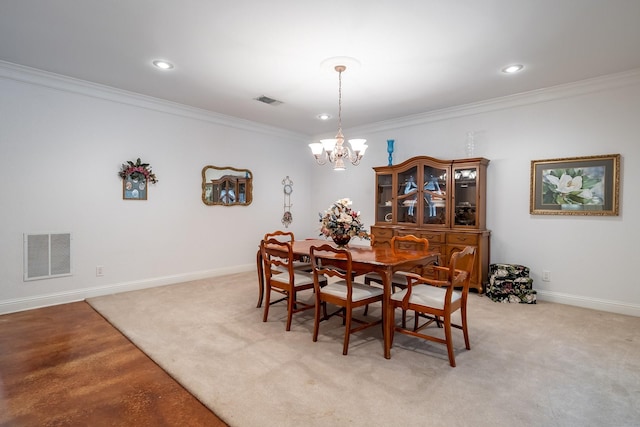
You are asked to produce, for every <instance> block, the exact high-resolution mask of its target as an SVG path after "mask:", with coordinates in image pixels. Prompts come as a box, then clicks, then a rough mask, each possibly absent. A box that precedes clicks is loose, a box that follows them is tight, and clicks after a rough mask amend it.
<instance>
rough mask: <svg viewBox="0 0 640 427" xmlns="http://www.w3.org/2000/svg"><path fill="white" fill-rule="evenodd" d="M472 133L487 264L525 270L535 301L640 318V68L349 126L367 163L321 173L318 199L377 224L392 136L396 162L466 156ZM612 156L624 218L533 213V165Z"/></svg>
mask: <svg viewBox="0 0 640 427" xmlns="http://www.w3.org/2000/svg"><path fill="white" fill-rule="evenodd" d="M469 131H475V132H477V133H478V144H477V150H476V155H478V156H482V157H486V158H488V159H490V160H491V163H490V164H489V168H488V178H487V181H488V189H487V205H488V208H487V228H489V229H490V230H491V231H492V235H491V262H506V263H520V264H524V265H527V266H529V267H530V268H531V276H532V277H533V279H534V289H536V290H538V292H539V299H546V300H552V301H557V302H562V303H567V304H573V305H580V306H585V307H592V308H597V309H602V310H608V311H615V312H619V313H626V314H632V315H640V283H639V281H640V279H638V278H637V276H636V275H634V274H633V270H632V269H631V268H630V267H631V266H633V265H634V263H635V262H636V261H635V259H636V254H635V251H634V250H633V248H634V247H635V245H636V244H637V242H638V241H639V240H640V225H639V224H638V222H637V218H636V217H637V215H636V214H635V212H638V211H639V210H640V199H639V198H638V197H637V194H638V191H637V189H636V188H635V186H634V181H635V179H634V171H637V170H640V143H639V140H638V138H639V135H640V72H638V71H635V72H631V73H626V74H621V75H616V76H608V77H605V78H601V79H594V80H591V81H587V82H579V83H576V84H573V85H569V86H565V87H561V88H553V89H549V90H546V91H538V92H534V93H530V94H523V95H520V96H516V97H509V98H503V99H500V100H494V101H490V102H485V103H480V104H477V105H473V106H465V107H461V108H457V109H451V110H448V111H442V112H437V113H434V114H430V115H423V116H416V117H411V118H405V119H404V120H402V121H399V122H398V123H384V124H377V125H375V124H374V125H372V126H370V127H369V128H368V129H367V128H360V129H351V130H350V129H345V131H344V134H345V136H346V137H347V138H349V137H351V138H354V137H364V138H367V139H368V144H369V145H370V148H369V151H368V152H367V157H365V161H364V162H363V164H362V165H361V166H358V167H351V168H349V169H348V170H347V171H346V172H343V173H344V174H345V175H344V177H347V179H344V180H341V179H340V177H339V175H338V173H333V172H332V171H330V168H328V167H326V166H325V169H323V170H316V175H315V177H314V180H313V186H314V193H315V194H317V198H316V199H318V198H319V199H322V200H323V201H324V200H331V199H332V198H335V197H336V196H339V195H345V196H349V197H351V198H352V199H354V201H357V206H356V208H357V209H362V210H366V211H367V214H366V216H365V221H366V222H367V223H372V222H373V221H374V217H373V205H374V199H373V194H374V191H373V186H374V181H373V180H374V172H373V171H372V169H371V167H372V166H376V165H386V164H387V153H386V145H387V144H386V140H387V139H394V140H395V147H396V150H395V152H394V164H398V163H400V162H402V161H404V160H406V159H408V158H410V157H413V156H418V155H428V156H432V157H437V158H444V159H450V158H463V157H465V141H466V133H467V132H469ZM616 153H619V154H621V156H622V161H621V174H620V177H621V186H620V200H621V203H620V215H619V216H615V217H594V216H587V217H578V216H546V215H530V214H529V199H530V193H529V185H530V167H531V161H532V160H539V159H552V158H563V157H576V156H591V155H600V154H616ZM337 188H340V190H339V191H338V190H337ZM354 204H355V202H354ZM542 270H549V271H550V272H551V281H550V282H543V281H542V280H541V276H542Z"/></svg>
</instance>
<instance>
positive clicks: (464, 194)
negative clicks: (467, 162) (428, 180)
mask: <svg viewBox="0 0 640 427" xmlns="http://www.w3.org/2000/svg"><path fill="white" fill-rule="evenodd" d="M477 176H478V169H477V168H475V167H467V168H460V169H454V170H453V180H454V183H455V184H454V185H455V193H454V195H453V200H454V203H455V206H454V209H455V214H454V218H453V223H454V225H456V226H469V227H475V226H476V225H477V221H478V217H477V209H476V207H477V206H476V205H477V197H478V191H477Z"/></svg>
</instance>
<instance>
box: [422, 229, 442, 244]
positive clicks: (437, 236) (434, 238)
mask: <svg viewBox="0 0 640 427" xmlns="http://www.w3.org/2000/svg"><path fill="white" fill-rule="evenodd" d="M418 237H424V238H426V239H427V240H429V243H430V244H434V243H441V242H443V241H444V239H443V238H444V234H443V233H437V232H429V231H422V232H421V233H420V234H419V235H418Z"/></svg>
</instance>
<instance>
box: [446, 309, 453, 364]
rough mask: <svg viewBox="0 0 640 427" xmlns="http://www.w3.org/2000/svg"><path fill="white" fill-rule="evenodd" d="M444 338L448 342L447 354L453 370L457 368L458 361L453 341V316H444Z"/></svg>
mask: <svg viewBox="0 0 640 427" xmlns="http://www.w3.org/2000/svg"><path fill="white" fill-rule="evenodd" d="M444 337H445V341H446V342H447V353H448V354H449V364H450V365H451V367H452V368H455V367H456V359H455V356H454V354H453V339H452V337H451V315H450V314H446V315H445V316H444Z"/></svg>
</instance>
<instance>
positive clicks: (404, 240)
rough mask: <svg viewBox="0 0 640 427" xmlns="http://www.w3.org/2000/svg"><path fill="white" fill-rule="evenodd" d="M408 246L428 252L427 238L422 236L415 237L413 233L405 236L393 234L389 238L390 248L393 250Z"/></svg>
mask: <svg viewBox="0 0 640 427" xmlns="http://www.w3.org/2000/svg"><path fill="white" fill-rule="evenodd" d="M408 248H411V249H414V250H418V251H422V252H428V251H429V240H428V239H425V238H423V237H416V236H414V235H413V234H407V235H406V236H393V237H392V238H391V249H392V250H393V251H394V252H395V251H397V250H402V249H408Z"/></svg>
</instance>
